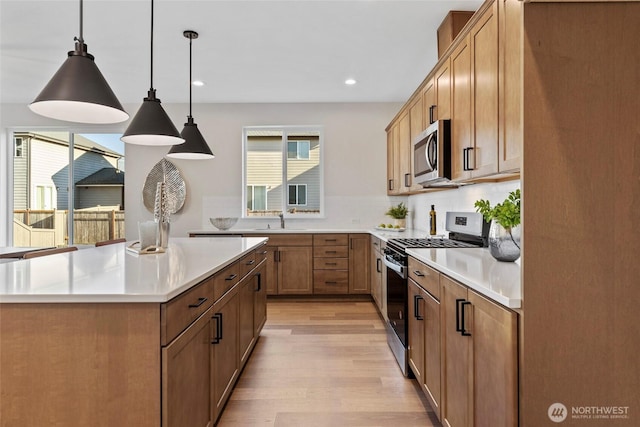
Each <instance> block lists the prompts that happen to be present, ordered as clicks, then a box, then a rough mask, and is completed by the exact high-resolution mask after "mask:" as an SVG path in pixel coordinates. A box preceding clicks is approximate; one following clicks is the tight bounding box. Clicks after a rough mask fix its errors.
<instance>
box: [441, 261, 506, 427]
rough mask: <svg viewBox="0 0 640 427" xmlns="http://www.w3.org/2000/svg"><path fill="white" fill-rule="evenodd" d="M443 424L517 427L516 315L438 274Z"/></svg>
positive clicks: (456, 426) (451, 426) (452, 425)
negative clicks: (441, 310) (440, 312)
mask: <svg viewBox="0 0 640 427" xmlns="http://www.w3.org/2000/svg"><path fill="white" fill-rule="evenodd" d="M440 283H441V291H442V293H441V301H442V304H443V305H442V309H443V315H442V321H443V327H442V331H443V336H442V345H443V350H442V354H443V357H444V367H445V369H444V371H443V390H444V396H443V399H442V400H443V406H442V423H443V425H445V426H450V427H458V426H465V427H467V426H485V425H486V426H496V427H501V426H517V425H518V345H517V342H518V332H517V328H518V325H517V324H518V318H517V314H516V313H514V312H512V311H510V310H508V309H506V308H503V307H501V306H500V305H498V304H496V303H494V302H491V301H489V300H488V299H486V298H484V297H483V296H481V295H479V294H477V293H476V292H474V291H472V290H469V289H467V288H466V287H465V286H463V285H461V284H459V283H457V282H455V281H454V280H451V279H450V278H448V277H446V276H445V275H442V274H441V275H440Z"/></svg>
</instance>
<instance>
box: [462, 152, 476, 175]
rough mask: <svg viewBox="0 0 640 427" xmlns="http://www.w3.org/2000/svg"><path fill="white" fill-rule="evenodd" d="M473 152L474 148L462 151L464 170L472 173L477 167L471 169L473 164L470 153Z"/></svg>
mask: <svg viewBox="0 0 640 427" xmlns="http://www.w3.org/2000/svg"><path fill="white" fill-rule="evenodd" d="M471 150H473V147H467V148H463V149H462V170H465V171H472V170H474V169H475V165H474V167H471V162H470V159H471V157H470V155H469V152H470V151H471ZM474 163H475V162H474Z"/></svg>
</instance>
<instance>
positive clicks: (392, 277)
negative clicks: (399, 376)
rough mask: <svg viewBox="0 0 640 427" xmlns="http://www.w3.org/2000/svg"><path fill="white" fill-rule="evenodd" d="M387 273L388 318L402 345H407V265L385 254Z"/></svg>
mask: <svg viewBox="0 0 640 427" xmlns="http://www.w3.org/2000/svg"><path fill="white" fill-rule="evenodd" d="M383 261H384V265H385V266H386V270H387V271H386V275H387V318H388V319H389V326H390V327H391V328H392V329H393V331H394V332H395V334H396V335H397V337H398V339H399V340H400V342H401V343H402V346H403V347H405V348H406V346H407V322H406V313H407V310H408V303H407V298H408V295H407V292H408V290H407V266H406V265H401V263H398V262H397V261H396V260H394V259H393V258H391V257H390V256H388V255H386V254H385V257H384V258H383Z"/></svg>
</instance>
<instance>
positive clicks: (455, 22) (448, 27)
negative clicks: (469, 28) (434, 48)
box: [438, 10, 473, 58]
mask: <svg viewBox="0 0 640 427" xmlns="http://www.w3.org/2000/svg"><path fill="white" fill-rule="evenodd" d="M472 16H473V12H472V11H462V10H452V11H450V12H449V13H448V14H447V16H446V17H445V18H444V19H443V20H442V23H441V24H440V26H439V27H438V58H441V57H442V55H443V54H444V53H445V52H446V51H447V49H448V48H449V46H451V43H453V41H454V40H455V38H456V36H457V35H458V34H459V33H460V31H462V29H463V28H464V26H465V24H466V23H467V22H468V21H469V19H471V17H472Z"/></svg>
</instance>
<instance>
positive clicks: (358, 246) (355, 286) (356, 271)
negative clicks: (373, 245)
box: [349, 234, 371, 294]
mask: <svg viewBox="0 0 640 427" xmlns="http://www.w3.org/2000/svg"><path fill="white" fill-rule="evenodd" d="M370 242H371V239H370V237H369V234H349V293H350V294H370V293H371V285H370V283H369V250H370V248H369V246H370Z"/></svg>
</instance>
